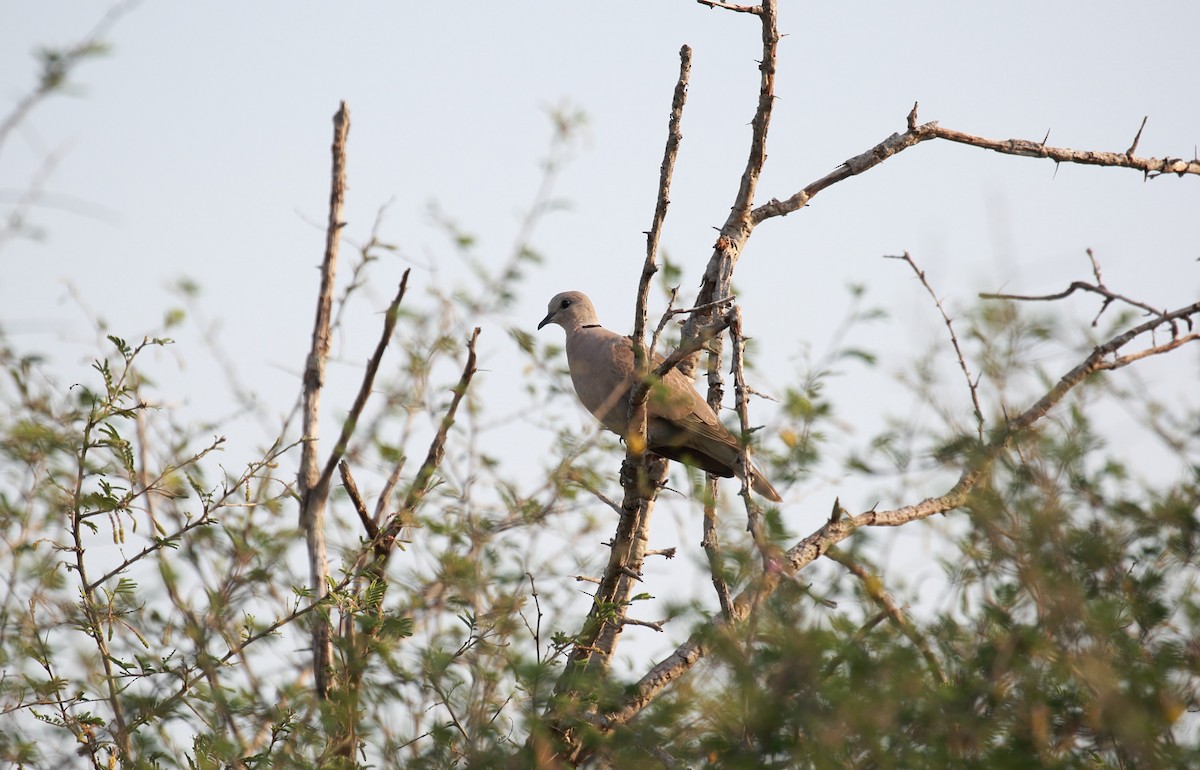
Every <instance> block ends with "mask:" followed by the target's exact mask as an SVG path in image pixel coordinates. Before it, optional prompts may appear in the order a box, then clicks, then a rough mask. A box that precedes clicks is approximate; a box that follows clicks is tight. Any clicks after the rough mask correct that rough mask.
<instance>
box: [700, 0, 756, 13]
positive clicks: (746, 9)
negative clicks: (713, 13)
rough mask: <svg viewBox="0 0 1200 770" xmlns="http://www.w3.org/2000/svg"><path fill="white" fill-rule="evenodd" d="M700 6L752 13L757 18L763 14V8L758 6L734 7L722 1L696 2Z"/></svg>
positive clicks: (707, 0)
mask: <svg viewBox="0 0 1200 770" xmlns="http://www.w3.org/2000/svg"><path fill="white" fill-rule="evenodd" d="M696 2H697V3H700V5H707V6H708V7H709V8H724V9H725V10H727V11H736V12H738V13H752V14H754V15H755V16H759V15H761V14H762V12H763V11H762V8H760V7H759V6H757V5H734V4H733V3H723V2H721V1H720V0H696Z"/></svg>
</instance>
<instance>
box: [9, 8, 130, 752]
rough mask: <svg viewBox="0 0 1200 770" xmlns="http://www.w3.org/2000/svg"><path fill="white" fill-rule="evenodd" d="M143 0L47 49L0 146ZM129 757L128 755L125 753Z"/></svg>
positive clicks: (113, 11) (110, 12)
mask: <svg viewBox="0 0 1200 770" xmlns="http://www.w3.org/2000/svg"><path fill="white" fill-rule="evenodd" d="M140 3H141V0H125V2H121V3H117V4H116V5H114V6H112V7H111V8H109V9H108V10H107V11H106V12H105V13H104V15H103V16H101V17H100V21H98V22H97V23H96V25H95V26H94V27H92V29H91V30H90V31H89V32H88V33H87V34H86V35H85V36H84V37H83V39H82V40H80V41H79V42H78V43H76V44H74V45H73V46H71V47H70V48H67V49H66V50H53V51H47V52H46V54H45V59H44V60H43V71H42V73H41V76H40V77H39V79H38V84H37V86H36V87H35V88H34V89H33V90H32V91H30V92H29V93H28V94H26V95H25V96H23V97H21V99H20V101H18V102H17V104H16V106H15V107H13V109H12V110H11V111H10V112H9V113H8V115H6V116H5V117H4V119H3V120H0V149H2V148H3V147H4V143H5V142H6V141H7V140H8V135H9V134H10V133H12V131H13V129H14V128H16V127H17V126H18V125H20V124H21V121H23V120H24V119H25V118H26V117H27V116H28V115H29V113H30V112H32V111H33V109H34V107H36V106H37V105H38V103H39V102H41V101H42V100H43V99H45V98H46V97H47V96H48V95H49V94H51V93H52V92H53V91H55V90H57V89H59V88H62V86H63V84H64V83H65V82H66V79H67V76H68V75H70V73H71V70H72V69H73V68H74V67H75V65H76V64H78V63H79V62H80V61H81V60H82V59H84V58H86V57H88V56H94V55H96V54H97V53H99V52H100V51H102V50H103V45H104V44H103V42H102V40H101V38H102V37H103V36H104V34H105V33H106V32H108V30H109V29H110V28H111V27H112V26H113V25H114V24H116V23H117V22H118V21H119V20H120V19H121V17H122V16H124V15H125V14H127V13H129V12H130V11H131V10H133V9H134V8H135V7H137V6H138V5H139V4H140ZM125 759H127V757H125Z"/></svg>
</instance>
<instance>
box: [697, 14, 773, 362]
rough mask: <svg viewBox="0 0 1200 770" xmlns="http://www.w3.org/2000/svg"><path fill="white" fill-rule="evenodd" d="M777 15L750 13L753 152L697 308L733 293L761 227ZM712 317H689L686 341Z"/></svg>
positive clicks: (751, 142) (714, 250)
mask: <svg viewBox="0 0 1200 770" xmlns="http://www.w3.org/2000/svg"><path fill="white" fill-rule="evenodd" d="M735 10H736V9H735ZM778 11H779V8H778V0H763V3H762V4H761V5H760V6H758V7H757V10H756V11H748V12H753V13H755V15H757V16H758V17H759V21H760V22H761V24H762V59H761V60H760V61H759V65H758V69H759V84H758V106H757V108H756V110H755V113H754V118H753V119H752V120H751V121H750V154H749V157H748V158H747V159H746V167H745V169H744V170H743V171H742V179H741V182H740V184H739V186H738V191H737V194H736V195H735V196H734V200H733V205H732V206H731V207H730V211H729V216H728V218H726V220H725V224H724V225H723V226H722V227H721V232H720V235H719V236H718V238H717V242H716V244H715V245H714V247H713V253H712V256H710V257H709V259H708V266H707V267H706V268H705V270H704V277H703V278H702V279H701V282H700V291H699V292H698V293H697V295H696V302H695V304H696V305H698V306H699V305H705V304H707V303H709V302H712V301H713V300H715V299H716V298H717V297H724V296H728V295H730V294H732V293H733V292H731V291H730V286H731V284H732V281H733V268H734V266H735V265H736V264H737V260H738V257H739V256H740V255H741V252H742V249H743V248H744V247H745V245H746V241H747V239H749V237H750V233H751V231H752V230H753V229H754V225H755V224H757V222H756V221H754V219H753V216H752V211H751V207H752V206H753V205H754V192H755V190H756V189H757V188H758V179H759V176H760V175H761V174H762V168H763V164H764V163H766V160H767V132H768V129H769V128H770V125H771V111H772V109H773V107H774V105H775V63H776V58H777V52H778V47H779V28H778V24H777V22H778ZM711 314H712V313H711V311H710V312H708V313H693V314H692V315H691V316H689V317H688V320H687V321H686V322H685V323H684V325H683V338H684V340H690V339H693V338H695V337H696V336H697V334H698V330H699V329H700V327H701V326H702V325H703V324H704V323H705V322H707V320H708V319H709V317H711ZM695 368H696V361H695V359H694V358H692V359H688V360H687V361H685V362H683V364H682V365H681V366H680V368H679V370H680V371H681V372H683V374H684V375H685V376H691V374H692V372H693V371H695Z"/></svg>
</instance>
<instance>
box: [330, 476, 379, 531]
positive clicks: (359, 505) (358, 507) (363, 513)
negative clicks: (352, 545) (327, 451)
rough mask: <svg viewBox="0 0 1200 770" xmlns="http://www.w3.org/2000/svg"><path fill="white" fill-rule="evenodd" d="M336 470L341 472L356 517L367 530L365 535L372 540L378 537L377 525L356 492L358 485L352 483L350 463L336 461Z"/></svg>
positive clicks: (343, 484)
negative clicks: (356, 514)
mask: <svg viewBox="0 0 1200 770" xmlns="http://www.w3.org/2000/svg"><path fill="white" fill-rule="evenodd" d="M338 471H340V472H341V475H342V486H344V487H345V488H346V494H348V495H349V496H350V503H351V504H352V505H353V506H354V510H355V511H356V512H357V513H358V519H359V521H361V522H362V525H363V529H365V530H366V531H367V537H369V538H370V539H371V540H374V539H375V538H377V537H379V527H378V526H377V525H376V524H375V522H374V521H373V520H372V519H371V514H369V513H368V512H367V504H366V503H364V502H363V499H362V495H361V494H359V492H358V485H357V484H355V483H354V476H352V475H351V474H350V463H348V462H346V461H345V460H342V461H341V462H340V463H338Z"/></svg>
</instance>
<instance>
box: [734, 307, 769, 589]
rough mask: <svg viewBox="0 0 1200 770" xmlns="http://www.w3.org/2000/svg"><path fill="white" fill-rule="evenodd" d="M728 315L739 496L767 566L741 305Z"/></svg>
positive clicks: (756, 543) (747, 526)
mask: <svg viewBox="0 0 1200 770" xmlns="http://www.w3.org/2000/svg"><path fill="white" fill-rule="evenodd" d="M726 317H727V318H728V319H729V339H730V343H731V344H730V348H731V350H730V359H731V361H730V364H729V370H730V372H731V373H732V374H733V397H734V405H735V408H736V409H737V414H738V422H739V424H740V426H741V436H740V438H739V441H738V443H739V444H740V445H741V446H740V450H739V454H740V459H741V463H742V473H743V474H744V475H743V477H742V489H741V496H742V500H743V502H744V503H745V506H746V530H747V531H748V532H749V533H750V537H751V538H753V539H754V545H755V546H756V547H757V548H758V552H759V554H760V555H761V556H762V558H763V569H764V570H765V569H769V568H770V561H771V558H772V557H771V553H770V548H769V545H770V544H769V543H768V541H767V538H766V537H765V536H764V535H763V532H762V511H761V510H759V507H758V504H757V503H755V502H754V498H753V496H752V495H751V494H750V490H751V487H752V486H753V484H754V471H753V470H752V468H753V467H754V466H753V465H752V464H751V462H750V448H749V441H750V407H749V404H747V392H746V363H745V357H744V352H745V348H746V340H745V337H743V336H742V309H741V307H739V306H738V305H734V306H733V308H732V309H731V310H730V311H729V312H728V313H727V314H726Z"/></svg>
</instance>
